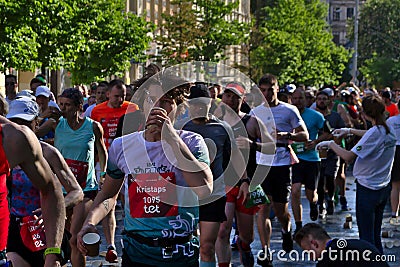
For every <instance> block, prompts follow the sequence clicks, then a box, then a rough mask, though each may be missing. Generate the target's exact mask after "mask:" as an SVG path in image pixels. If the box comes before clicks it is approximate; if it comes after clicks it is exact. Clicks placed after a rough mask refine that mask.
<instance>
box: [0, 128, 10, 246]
mask: <svg viewBox="0 0 400 267" xmlns="http://www.w3.org/2000/svg"><path fill="white" fill-rule="evenodd" d="M8 175H10V165H9V164H8V161H7V157H6V153H5V152H4V149H3V131H2V127H1V125H0V251H2V250H4V249H5V248H6V246H7V235H8V224H9V222H10V214H9V210H8V201H7V185H6V178H7V176H8Z"/></svg>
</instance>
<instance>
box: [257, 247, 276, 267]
mask: <svg viewBox="0 0 400 267" xmlns="http://www.w3.org/2000/svg"><path fill="white" fill-rule="evenodd" d="M257 255H258V256H257V264H258V265H260V266H262V267H272V266H273V265H272V259H271V258H270V256H271V255H270V254H269V253H268V255H267V256H265V252H264V251H263V250H260V252H258V254H257Z"/></svg>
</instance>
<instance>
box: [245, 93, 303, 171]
mask: <svg viewBox="0 0 400 267" xmlns="http://www.w3.org/2000/svg"><path fill="white" fill-rule="evenodd" d="M250 115H254V116H256V117H258V118H259V119H260V120H261V121H262V122H263V123H264V125H265V127H266V128H267V131H268V132H269V133H270V134H271V136H275V135H276V132H290V133H292V132H293V130H294V129H295V128H297V127H299V126H301V125H303V127H304V129H305V128H306V126H305V123H304V121H303V119H302V118H301V116H300V113H299V110H298V109H297V108H296V107H295V106H293V105H290V104H288V103H285V102H281V101H279V104H278V105H277V106H275V107H272V108H271V107H266V106H265V105H264V104H261V105H259V106H258V107H255V108H254V109H252V110H251V112H250ZM281 142H282V143H283V142H285V141H283V140H280V141H279V143H281ZM285 144H287V141H286V143H285ZM257 164H260V165H267V166H283V165H290V164H291V160H290V152H289V150H288V149H287V148H286V147H277V148H276V153H275V155H266V154H262V153H260V152H258V151H257Z"/></svg>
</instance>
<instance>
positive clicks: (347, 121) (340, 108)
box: [337, 104, 353, 128]
mask: <svg viewBox="0 0 400 267" xmlns="http://www.w3.org/2000/svg"><path fill="white" fill-rule="evenodd" d="M337 112H338V113H339V115H340V117H342V119H343V121H344V123H345V124H346V127H350V128H351V127H353V123H352V122H351V117H350V114H349V112H348V111H347V110H346V109H345V107H344V106H343V105H342V104H339V105H338V106H337Z"/></svg>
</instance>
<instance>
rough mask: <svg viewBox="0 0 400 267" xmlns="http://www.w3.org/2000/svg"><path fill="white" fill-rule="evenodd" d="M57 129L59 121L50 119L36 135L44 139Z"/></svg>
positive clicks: (36, 131)
mask: <svg viewBox="0 0 400 267" xmlns="http://www.w3.org/2000/svg"><path fill="white" fill-rule="evenodd" d="M56 127H57V121H56V120H54V119H51V118H50V119H48V120H47V121H46V122H45V123H43V124H42V125H41V126H40V127H39V128H37V129H36V130H35V134H36V136H37V137H43V136H45V135H46V134H47V133H48V132H50V131H55V129H56Z"/></svg>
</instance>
